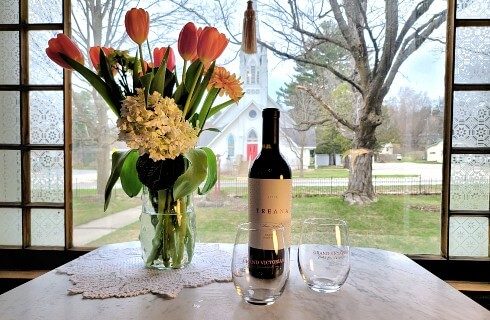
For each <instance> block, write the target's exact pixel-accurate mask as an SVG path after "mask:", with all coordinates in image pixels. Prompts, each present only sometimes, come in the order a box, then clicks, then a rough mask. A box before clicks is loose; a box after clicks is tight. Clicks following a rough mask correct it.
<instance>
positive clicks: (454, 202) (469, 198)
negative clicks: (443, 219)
mask: <svg viewBox="0 0 490 320" xmlns="http://www.w3.org/2000/svg"><path fill="white" fill-rule="evenodd" d="M450 193H451V194H450V209H451V210H488V209H489V203H490V196H489V193H490V156H488V155H476V154H470V155H459V154H455V155H453V156H452V161H451V188H450Z"/></svg>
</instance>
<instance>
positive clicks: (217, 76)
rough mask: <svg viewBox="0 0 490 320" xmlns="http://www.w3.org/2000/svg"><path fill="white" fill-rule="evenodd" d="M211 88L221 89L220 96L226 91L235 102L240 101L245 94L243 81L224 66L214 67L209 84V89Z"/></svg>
mask: <svg viewBox="0 0 490 320" xmlns="http://www.w3.org/2000/svg"><path fill="white" fill-rule="evenodd" d="M211 88H216V89H220V93H219V95H220V96H222V95H223V94H224V93H226V94H227V95H228V97H230V99H232V100H233V101H235V102H238V100H240V98H241V97H242V96H243V89H242V83H241V82H240V81H239V79H237V77H236V75H235V74H234V73H233V74H230V72H229V71H228V70H226V69H225V68H223V67H216V68H215V69H214V72H213V75H212V76H211V80H209V85H208V89H211Z"/></svg>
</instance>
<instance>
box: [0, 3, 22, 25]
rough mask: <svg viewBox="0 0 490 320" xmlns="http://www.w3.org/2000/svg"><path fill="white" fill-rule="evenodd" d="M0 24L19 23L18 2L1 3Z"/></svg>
mask: <svg viewBox="0 0 490 320" xmlns="http://www.w3.org/2000/svg"><path fill="white" fill-rule="evenodd" d="M0 23H1V24H13V23H19V1H14V0H10V1H2V5H1V6H0Z"/></svg>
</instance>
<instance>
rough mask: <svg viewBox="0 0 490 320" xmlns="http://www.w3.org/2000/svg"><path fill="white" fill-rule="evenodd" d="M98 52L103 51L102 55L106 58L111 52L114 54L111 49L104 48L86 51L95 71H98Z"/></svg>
mask: <svg viewBox="0 0 490 320" xmlns="http://www.w3.org/2000/svg"><path fill="white" fill-rule="evenodd" d="M100 50H102V51H104V54H105V56H106V57H108V56H109V55H110V54H111V53H112V52H114V49H112V48H106V47H100V46H95V47H91V48H90V49H89V50H88V53H89V56H90V61H91V62H92V65H93V66H94V69H95V70H99V64H100Z"/></svg>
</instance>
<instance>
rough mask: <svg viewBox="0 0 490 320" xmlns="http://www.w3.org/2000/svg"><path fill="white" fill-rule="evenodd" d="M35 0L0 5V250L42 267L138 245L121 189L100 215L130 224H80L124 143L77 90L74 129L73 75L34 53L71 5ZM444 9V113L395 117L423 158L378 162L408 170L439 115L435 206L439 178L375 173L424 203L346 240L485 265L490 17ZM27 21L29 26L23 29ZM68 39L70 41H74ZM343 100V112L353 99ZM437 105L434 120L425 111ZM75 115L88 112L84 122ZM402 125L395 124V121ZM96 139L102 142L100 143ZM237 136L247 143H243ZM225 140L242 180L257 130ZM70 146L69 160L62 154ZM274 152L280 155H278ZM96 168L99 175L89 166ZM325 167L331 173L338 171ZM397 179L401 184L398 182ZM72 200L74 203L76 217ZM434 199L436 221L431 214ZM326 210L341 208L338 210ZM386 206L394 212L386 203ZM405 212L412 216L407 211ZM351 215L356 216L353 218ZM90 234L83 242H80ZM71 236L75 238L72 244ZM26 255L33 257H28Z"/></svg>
mask: <svg viewBox="0 0 490 320" xmlns="http://www.w3.org/2000/svg"><path fill="white" fill-rule="evenodd" d="M43 3H44V7H43V5H40V4H39V2H34V1H29V5H28V1H27V0H20V1H19V2H15V1H10V2H8V3H7V4H4V6H3V7H2V8H1V9H0V17H1V18H2V19H1V20H0V21H1V22H2V23H1V24H0V40H1V41H0V43H1V46H0V53H1V56H2V57H3V59H4V63H3V67H0V115H1V116H0V246H1V250H2V251H1V252H2V253H3V252H5V251H4V250H7V249H8V250H11V252H13V254H12V256H15V257H21V256H22V254H24V253H22V254H18V253H17V252H19V251H21V252H25V251H28V254H29V255H37V254H40V252H42V253H43V254H44V258H43V259H44V260H47V259H50V258H51V257H53V256H54V255H55V253H53V251H49V250H48V251H49V252H48V253H46V251H42V250H40V248H44V249H46V247H47V248H48V249H70V248H72V247H73V246H74V244H75V246H82V247H83V246H97V245H101V244H104V243H108V242H114V241H125V240H135V239H137V233H138V230H137V229H138V225H137V216H138V215H139V206H140V200H139V199H127V197H126V196H125V195H124V194H123V193H122V191H121V189H118V188H115V194H113V200H115V199H118V200H116V201H112V204H113V205H114V207H113V208H112V209H110V210H112V211H109V213H108V214H115V213H118V212H121V211H124V210H130V209H132V210H133V213H132V214H133V215H134V218H135V219H134V221H132V222H131V223H129V224H127V225H124V226H122V227H118V228H117V230H116V232H112V231H111V232H110V233H107V234H104V235H102V236H97V237H95V236H94V235H93V234H92V235H90V234H89V233H88V232H87V230H88V227H87V228H84V224H86V223H88V222H89V221H93V220H96V219H100V218H103V217H105V216H106V215H107V214H104V213H103V212H102V209H101V208H102V204H101V203H102V201H101V200H100V199H101V198H100V194H99V192H98V191H97V190H98V189H99V190H103V187H104V186H105V181H106V178H101V179H100V181H97V179H96V178H97V177H98V176H103V174H102V172H103V170H105V169H103V167H102V166H107V167H109V166H110V161H109V160H110V153H111V150H113V149H115V148H116V149H117V148H125V146H124V145H120V144H117V143H114V141H115V137H116V134H117V132H116V131H115V130H114V119H111V118H110V116H108V115H107V113H104V112H102V113H98V111H100V110H99V109H94V108H92V109H91V106H93V105H94V104H96V103H97V101H96V99H97V98H96V97H95V96H93V95H92V94H91V92H90V91H86V90H85V91H81V90H78V88H77V89H75V90H74V92H75V94H74V96H73V121H72V103H71V101H72V98H71V95H70V90H69V87H70V82H71V77H70V75H69V74H68V73H62V72H61V70H60V68H58V67H56V66H55V65H54V64H52V63H51V62H50V61H49V60H48V59H47V58H45V57H44V55H42V54H37V53H38V52H40V51H42V49H43V48H44V47H45V44H46V41H47V39H49V38H50V37H52V36H53V35H54V34H55V33H58V32H60V31H62V30H63V31H64V32H65V33H70V30H68V29H67V26H68V24H69V23H68V22H69V20H70V19H69V17H70V8H69V6H68V4H69V1H61V0H50V1H47V2H46V1H45V2H43ZM448 3H449V8H450V10H449V19H448V23H449V27H450V28H449V30H450V33H449V36H450V38H448V40H447V45H448V48H449V49H450V50H448V53H447V63H446V66H447V73H448V74H449V75H450V76H449V77H448V81H449V82H448V83H447V84H446V88H447V90H448V94H447V95H446V108H445V110H444V111H445V113H443V112H440V111H442V107H440V106H439V107H438V106H436V104H437V103H430V104H431V106H430V110H431V112H430V113H427V114H424V113H423V112H419V111H421V109H417V110H415V111H417V112H419V113H418V114H419V115H420V118H421V119H422V120H423V121H417V122H416V121H412V120H407V121H403V122H402V125H403V128H404V129H405V130H406V131H405V132H404V134H403V135H401V136H400V137H399V138H400V140H402V142H403V143H405V144H406V146H411V148H413V146H414V145H416V144H419V146H420V148H419V149H420V150H412V149H408V147H407V149H403V147H404V146H403V145H401V144H396V143H394V144H393V149H392V151H391V154H386V155H383V156H386V158H387V159H389V158H390V157H392V158H393V159H394V160H396V158H397V155H398V154H400V155H401V154H403V157H401V159H400V161H399V162H402V161H403V163H400V164H402V165H404V166H408V164H407V163H406V162H405V161H410V160H414V161H413V162H418V161H422V158H421V157H423V156H424V155H425V154H427V153H426V152H427V151H426V150H424V149H426V148H425V147H429V146H433V145H435V144H436V143H438V142H439V141H438V139H439V138H442V135H441V133H442V131H441V130H439V129H440V128H439V126H440V124H441V123H442V122H441V119H442V117H444V119H445V135H444V146H445V153H444V164H443V170H444V171H443V175H442V177H443V183H442V201H441V200H440V194H441V193H440V192H441V183H440V182H438V181H434V180H432V181H429V180H428V181H427V183H425V181H423V180H422V179H420V177H413V176H404V177H398V176H396V175H393V174H392V173H390V174H389V175H390V177H389V178H386V177H385V176H383V175H384V173H383V172H382V173H381V174H380V175H379V176H377V177H375V183H377V185H376V187H377V192H378V193H380V194H383V192H384V191H385V192H387V193H389V192H391V190H387V188H386V185H385V182H383V181H386V179H392V181H395V182H393V185H396V186H394V187H393V190H394V191H393V192H396V193H397V194H405V193H418V194H429V193H432V194H433V195H432V196H431V195H429V196H427V195H425V196H424V197H421V198H419V199H422V200H421V201H419V202H417V201H415V202H414V201H413V198H411V197H410V196H400V198H401V199H403V200H402V201H401V203H402V204H401V205H400V206H399V207H397V208H396V210H398V211H399V216H398V217H396V219H398V220H395V217H393V219H394V222H393V224H392V225H390V227H393V228H394V229H393V230H395V231H393V232H391V233H389V232H386V233H383V234H380V233H379V230H378V229H376V226H380V225H382V224H379V225H374V224H375V221H374V220H373V219H372V217H371V216H368V217H367V218H366V219H363V221H364V222H365V223H366V224H371V225H370V226H367V227H366V229H365V231H366V230H367V231H366V233H361V232H360V233H358V234H354V235H353V239H352V240H353V244H354V245H362V244H363V243H364V244H365V245H369V246H375V247H381V248H387V249H391V250H398V251H404V252H406V251H405V250H406V249H405V248H406V247H407V243H408V244H411V242H410V241H412V239H414V240H413V241H416V242H417V243H418V244H421V246H419V247H417V246H413V247H414V248H416V251H412V252H409V253H412V254H415V253H427V254H432V256H430V257H432V258H434V257H436V258H437V256H438V255H439V251H442V254H443V256H444V257H446V258H448V259H454V260H455V261H456V260H457V258H460V257H470V258H471V259H470V260H475V259H480V260H485V261H486V260H488V254H489V253H488V241H489V240H488V233H489V231H488V230H489V227H488V225H489V189H490V186H489V181H490V178H489V172H490V156H489V148H490V145H489V144H490V143H489V141H490V137H489V136H490V133H489V127H488V126H489V125H488V124H489V122H490V118H489V116H488V115H489V114H490V110H489V109H490V107H489V102H488V101H490V96H489V92H490V85H489V83H490V81H489V80H490V79H489V78H488V75H489V73H488V72H486V70H488V64H489V63H490V62H489V60H488V56H489V53H488V48H489V47H490V46H489V45H487V44H488V39H490V37H489V30H490V22H489V20H488V18H489V16H488V13H487V12H486V11H484V10H478V9H477V8H478V4H480V5H481V6H483V3H485V1H484V0H479V1H470V2H468V1H458V3H456V1H455V0H454V1H453V0H450V1H449V2H448ZM34 5H35V6H36V9H34V7H33V6H34ZM40 8H45V9H47V8H49V10H40ZM54 8H58V9H57V10H55V9H54ZM62 8H63V10H62ZM75 10H77V9H75ZM61 13H63V14H61ZM24 21H26V22H27V23H22V22H24ZM451 26H454V27H455V28H451ZM74 36H75V37H77V35H76V34H75V35H74ZM90 45H92V44H90ZM453 62H454V66H453ZM5 66H9V67H10V68H9V69H7V68H6V67H5ZM252 67H253V68H254V69H253V70H252ZM255 74H256V77H254V75H255ZM254 79H255V80H254ZM73 81H74V82H76V81H78V80H77V79H73ZM258 82H259V72H258V70H256V68H255V66H251V67H250V69H249V70H247V74H246V83H248V84H250V83H258ZM338 94H339V95H341V94H342V92H340V91H339V92H338ZM344 102H345V103H346V104H348V103H349V102H350V101H344ZM399 102H400V101H398V102H397V103H398V104H396V105H395V104H394V105H395V106H396V107H397V108H399V109H396V110H402V108H403V107H406V105H405V106H403V104H402V103H399ZM104 107H105V106H104ZM434 108H436V109H437V110H439V112H433V110H434ZM82 110H88V111H87V113H86V114H83V113H82V112H81V111H82ZM105 110H106V109H105ZM412 111H413V110H412ZM403 112H404V111H403ZM354 116H355V115H354ZM84 117H85V118H86V119H84ZM249 117H250V118H256V115H255V116H254V117H252V113H249ZM101 118H103V119H104V121H106V124H107V125H106V126H104V127H100V128H101V129H103V130H101V131H100V132H98V135H97V136H94V135H93V128H91V127H90V125H94V123H90V120H91V121H92V122H93V119H99V120H100V119H101ZM87 119H88V120H87ZM405 119H406V118H404V117H402V120H405ZM99 120H98V121H99ZM419 120H420V119H419ZM72 124H73V125H72ZM400 127H401V126H400ZM432 129H434V131H431V130H432ZM438 130H439V131H438ZM72 132H73V137H72ZM438 132H439V133H438ZM386 133H387V134H388V133H389V132H386ZM325 134H329V133H328V132H326V133H325ZM101 136H102V137H104V138H105V139H106V140H98V139H101ZM329 137H330V138H329V139H326V140H327V141H330V142H332V145H333V146H332V150H334V151H332V152H330V153H331V155H330V156H332V157H335V159H337V158H338V159H340V157H341V154H342V152H341V151H338V150H340V149H339V145H341V143H342V142H341V141H338V139H337V138H338V137H337V136H331V135H330V136H329ZM240 139H242V140H244V142H245V143H244V144H241V141H242V140H240ZM224 141H226V143H223V146H224V147H226V148H228V153H229V154H232V152H233V155H234V156H235V157H236V158H237V159H238V158H241V159H242V163H238V162H237V165H236V166H235V165H233V166H230V169H229V172H224V176H223V179H228V178H229V177H230V176H232V177H236V176H237V175H239V176H240V177H245V176H246V172H247V166H246V165H243V162H246V161H245V160H253V158H254V155H256V154H257V152H258V151H259V150H257V147H256V146H254V145H255V144H257V143H258V134H257V132H256V131H245V130H244V131H243V132H242V133H241V136H240V137H239V136H238V135H237V136H231V135H230V136H228V140H224ZM71 142H73V151H72V152H71V151H70V147H69V146H70V143H71ZM247 143H248V144H249V145H247ZM232 145H233V148H231V146H232ZM422 146H424V148H422ZM327 147H329V146H327ZM101 148H103V149H104V151H103V152H102V151H100V149H101ZM225 150H226V149H225ZM438 150H439V149H438ZM283 151H287V152H289V150H287V149H284V150H283ZM415 151H416V152H415ZM305 154H309V155H310V156H311V158H310V159H309V161H311V162H308V163H311V164H312V166H313V165H317V164H318V163H315V159H313V156H320V155H319V154H316V155H315V153H314V152H313V150H309V152H305ZM429 154H434V155H436V156H434V158H437V157H438V155H439V151H437V152H433V151H430V152H429ZM99 161H100V164H101V165H100V167H99V165H98V164H97V162H99ZM437 161H438V160H433V162H437ZM393 162H395V163H396V161H393ZM72 169H73V171H72ZM99 169H100V171H99ZM106 169H107V168H106ZM334 169H335V170H337V171H336V172H337V173H338V172H340V171H341V170H342V168H334ZM435 171H437V170H435ZM72 172H73V178H72ZM344 173H345V172H344ZM344 173H342V174H344ZM306 174H308V172H306ZM314 174H315V179H323V178H321V177H317V176H316V175H317V174H318V173H317V172H315V173H314ZM227 175H228V176H227ZM344 178H345V177H344ZM401 178H403V179H406V181H410V182H409V183H407V184H397V183H398V182H397V181H399V179H401ZM328 179H332V180H333V179H334V178H330V177H329V178H327V180H328ZM376 179H377V180H376ZM229 180H230V181H232V179H229ZM235 180H236V181H237V182H236V184H234V185H233V187H230V188H229V190H224V189H225V188H223V190H224V191H225V192H229V194H230V195H232V196H233V197H234V199H235V200H236V199H238V200H236V201H235V202H233V205H234V209H233V210H235V211H236V212H242V211H243V210H244V206H246V204H244V203H245V201H242V200H244V198H243V197H242V198H240V197H241V196H242V195H243V194H244V193H245V192H246V183H242V182H241V180H239V179H235ZM404 181H405V180H404ZM227 182H228V181H227ZM240 183H241V184H240ZM230 185H231V182H230ZM100 188H102V189H100ZM308 192H317V193H323V194H329V195H334V196H335V197H336V198H335V199H337V200H334V201H340V200H339V198H340V197H339V195H340V194H341V192H342V190H341V189H340V188H338V187H337V186H335V185H334V184H330V185H328V186H327V187H325V186H317V185H315V186H314V187H311V188H309V189H308ZM387 197H388V198H393V197H394V196H393V195H387ZM316 200H317V199H315V197H298V198H297V201H296V202H297V203H298V206H300V205H301V206H303V208H310V209H311V208H314V209H315V210H320V209H322V208H323V203H322V202H318V201H317V202H315V201H316ZM72 203H73V205H74V207H75V212H74V214H72ZM441 203H442V216H441V215H440V214H439V210H440V209H441V208H440V206H441ZM335 204H336V205H338V203H337V202H335ZM237 208H238V209H237ZM389 209H390V210H391V211H393V210H392V209H393V208H392V207H389ZM414 212H416V213H417V214H416V215H414ZM354 214H358V213H357V212H355V213H352V215H354ZM222 218H223V216H219V217H218V216H216V219H222ZM368 218H369V219H368ZM417 219H421V221H422V222H423V225H422V226H423V228H422V230H420V232H421V234H414V233H412V232H413V229H412V226H413V225H414V224H415V223H417ZM234 222H235V221H231V220H230V221H227V222H226V223H227V224H228V225H227V226H229V228H226V229H227V230H224V231H223V230H219V234H220V236H221V235H222V236H223V237H220V238H219V239H215V238H211V236H209V235H208V237H201V238H200V240H202V241H213V239H214V241H227V242H232V241H233V239H232V237H233V233H234V231H233V227H234V226H233V223H234ZM206 223H208V225H206ZM198 226H206V227H207V228H208V230H207V231H209V232H208V233H209V234H214V235H215V234H218V232H217V230H214V229H213V228H215V226H214V225H213V223H212V221H211V222H210V221H198ZM395 227H396V229H395ZM439 230H441V231H440V232H439ZM116 233H117V234H116ZM87 234H89V235H88V236H87V237H86V238H84V237H85V235H87ZM427 234H429V236H426V235H427ZM73 238H75V239H78V240H76V241H75V243H74V239H73ZM116 239H117V240H116ZM387 241H389V243H391V244H392V246H391V247H387V246H386V243H387ZM31 248H35V249H36V250H29V249H31ZM441 248H442V250H440V249H441ZM15 249H27V250H15ZM14 252H15V253H14ZM73 252H74V251H73V250H66V251H65V253H64V254H65V255H66V256H68V255H71V257H73ZM22 257H23V256H22ZM29 257H31V256H29ZM0 260H2V259H0ZM56 261H61V260H56ZM1 263H4V264H5V263H7V262H5V261H2V262H1ZM53 263H54V262H53ZM4 264H2V265H1V266H0V267H3V266H4ZM11 268H13V267H11Z"/></svg>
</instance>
